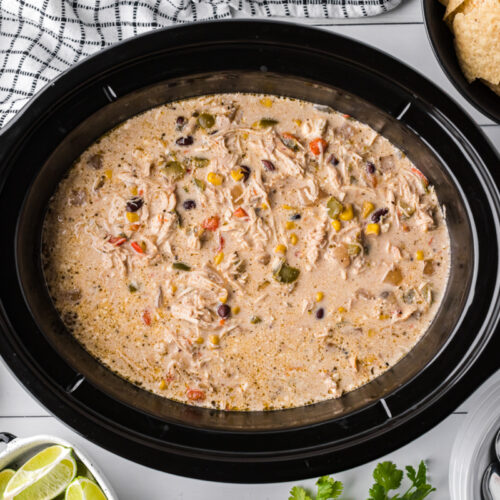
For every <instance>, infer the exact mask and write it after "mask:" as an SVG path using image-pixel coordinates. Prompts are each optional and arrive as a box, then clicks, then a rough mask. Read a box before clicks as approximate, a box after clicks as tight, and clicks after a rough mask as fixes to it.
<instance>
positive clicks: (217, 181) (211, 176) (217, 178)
mask: <svg viewBox="0 0 500 500" xmlns="http://www.w3.org/2000/svg"><path fill="white" fill-rule="evenodd" d="M223 180H224V177H222V175H220V174H216V173H215V172H209V173H208V175H207V181H208V182H210V184H213V185H214V186H220V185H221V184H222V181H223Z"/></svg>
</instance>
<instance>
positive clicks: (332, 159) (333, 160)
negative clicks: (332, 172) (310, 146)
mask: <svg viewBox="0 0 500 500" xmlns="http://www.w3.org/2000/svg"><path fill="white" fill-rule="evenodd" d="M328 163H330V165H333V166H334V167H336V166H337V165H338V164H339V160H338V158H336V157H335V156H333V155H331V156H330V158H328Z"/></svg>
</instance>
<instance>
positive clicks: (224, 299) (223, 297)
mask: <svg viewBox="0 0 500 500" xmlns="http://www.w3.org/2000/svg"><path fill="white" fill-rule="evenodd" d="M227 299H228V295H227V292H226V295H223V296H222V297H219V302H220V303H222V304H225V303H226V302H227Z"/></svg>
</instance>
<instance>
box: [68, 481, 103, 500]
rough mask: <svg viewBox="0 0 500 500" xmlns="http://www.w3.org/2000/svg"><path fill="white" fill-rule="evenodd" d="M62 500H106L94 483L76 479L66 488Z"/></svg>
mask: <svg viewBox="0 0 500 500" xmlns="http://www.w3.org/2000/svg"><path fill="white" fill-rule="evenodd" d="M64 500H106V496H105V495H104V493H103V492H102V491H101V488H99V486H97V484H96V483H94V481H91V480H90V479H87V478H86V477H77V478H76V479H75V480H74V481H73V482H72V483H71V484H70V485H69V486H68V489H67V490H66V495H65V496H64Z"/></svg>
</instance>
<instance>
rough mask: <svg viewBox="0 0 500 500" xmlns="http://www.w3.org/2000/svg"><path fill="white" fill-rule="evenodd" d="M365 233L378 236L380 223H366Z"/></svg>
mask: <svg viewBox="0 0 500 500" xmlns="http://www.w3.org/2000/svg"><path fill="white" fill-rule="evenodd" d="M365 233H366V234H374V235H375V236H378V235H379V234H380V224H378V223H377V222H374V223H373V224H367V225H366V229H365Z"/></svg>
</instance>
